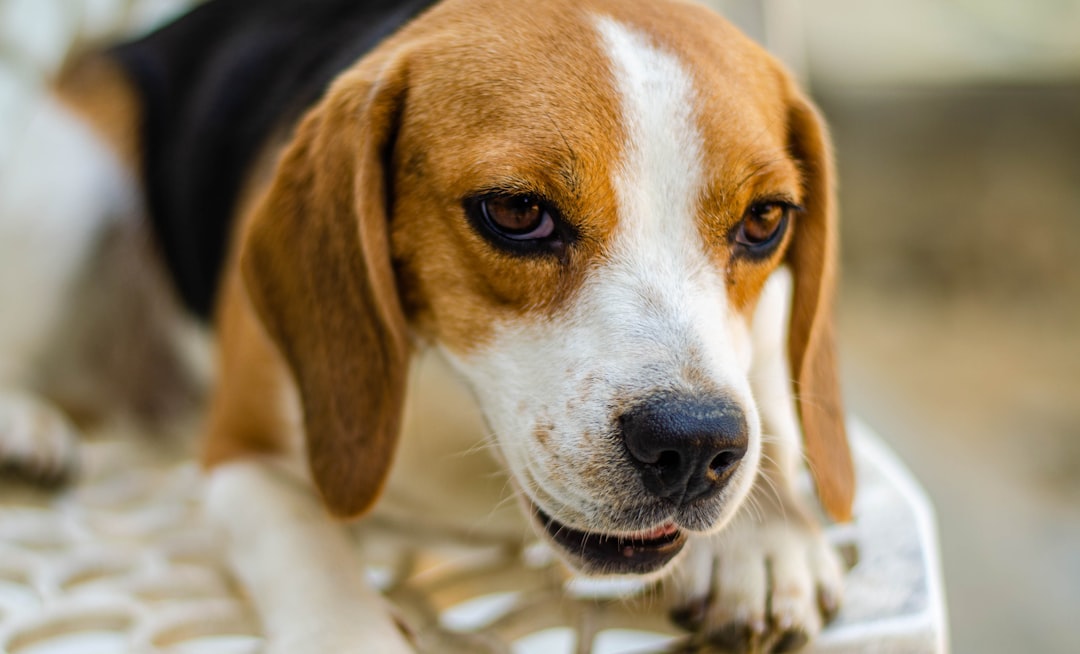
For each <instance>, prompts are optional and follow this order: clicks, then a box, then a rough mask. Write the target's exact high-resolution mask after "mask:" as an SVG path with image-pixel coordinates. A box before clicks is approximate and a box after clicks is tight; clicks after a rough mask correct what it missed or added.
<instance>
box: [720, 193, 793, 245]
mask: <svg viewBox="0 0 1080 654" xmlns="http://www.w3.org/2000/svg"><path fill="white" fill-rule="evenodd" d="M796 209H797V207H795V206H794V205H792V204H789V203H786V202H758V203H756V204H754V205H752V206H751V207H750V208H749V209H747V210H746V214H745V215H744V216H743V219H742V220H741V221H740V222H739V226H738V230H737V231H736V233H735V242H736V243H738V244H739V245H742V246H743V247H745V248H746V249H747V250H748V251H749V252H751V253H753V254H765V253H766V251H768V250H769V249H771V248H772V247H773V246H774V245H776V244H777V243H778V242H779V241H780V239H781V237H782V236H783V233H784V229H785V228H786V227H787V224H788V220H789V218H790V217H791V214H792V212H793V211H795V210H796Z"/></svg>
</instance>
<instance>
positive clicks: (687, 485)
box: [532, 395, 749, 574]
mask: <svg viewBox="0 0 1080 654" xmlns="http://www.w3.org/2000/svg"><path fill="white" fill-rule="evenodd" d="M618 425H619V435H620V437H621V440H622V442H623V444H624V445H625V449H626V458H627V460H628V461H629V462H630V464H631V465H632V466H633V468H634V469H635V470H636V471H637V472H638V474H639V476H640V479H641V490H642V491H643V495H644V497H642V498H640V499H641V501H640V502H635V504H638V505H639V506H641V507H649V508H647V509H645V510H642V511H640V512H639V514H640V518H638V519H639V520H641V521H642V522H643V523H644V524H642V525H641V529H639V530H637V531H618V532H613V531H592V530H589V531H586V530H582V529H578V528H575V527H571V526H569V525H566V524H563V523H561V522H559V521H558V520H557V519H556V518H554V517H553V516H551V515H549V514H548V513H545V512H544V510H543V509H541V508H540V507H538V506H536V505H535V504H534V505H533V507H532V511H533V516H534V517H535V519H536V520H537V522H538V523H539V525H540V526H541V527H542V528H543V529H544V531H545V532H546V533H547V535H548V537H549V538H550V539H551V540H552V541H553V542H554V543H555V544H556V545H557V546H559V547H560V548H561V549H562V550H563V551H564V553H565V555H566V556H567V557H568V558H569V559H570V560H571V561H573V562H574V563H575V564H576V567H578V568H579V569H581V570H582V571H584V572H588V573H594V574H648V573H651V572H655V571H657V570H660V569H661V568H663V567H664V566H665V565H667V564H668V563H669V562H670V561H671V560H672V559H674V558H675V556H676V555H677V554H678V553H679V552H680V551H681V550H682V548H683V546H684V545H685V544H686V540H687V532H686V531H685V529H686V528H690V529H701V528H702V527H703V525H702V524H700V520H698V519H695V520H692V521H688V520H687V519H686V518H685V517H686V516H690V515H693V516H700V515H702V513H703V512H702V509H701V507H703V506H708V505H710V504H715V502H713V501H712V500H714V499H715V498H716V497H717V495H719V494H720V492H721V491H722V490H723V488H724V487H725V486H726V485H727V483H728V481H729V480H730V479H731V477H732V475H734V474H735V471H736V470H737V469H738V468H739V465H740V463H741V461H742V459H743V456H744V455H745V454H746V450H747V447H748V441H749V431H748V428H747V423H746V416H745V414H744V413H743V411H742V409H741V408H740V407H739V406H738V405H737V404H735V403H734V402H731V401H728V400H725V399H714V398H706V399H700V398H693V397H682V396H671V395H657V396H652V397H649V398H648V399H646V400H645V401H643V402H640V403H638V404H636V405H634V406H633V407H632V408H631V409H629V410H628V411H626V412H624V413H623V414H622V415H621V416H619V419H618ZM706 513H709V512H706ZM691 523H692V524H691Z"/></svg>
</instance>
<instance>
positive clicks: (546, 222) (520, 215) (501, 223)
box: [480, 195, 555, 241]
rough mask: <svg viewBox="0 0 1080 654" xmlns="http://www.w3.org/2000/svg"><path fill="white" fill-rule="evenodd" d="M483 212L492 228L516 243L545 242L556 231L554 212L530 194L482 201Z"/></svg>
mask: <svg viewBox="0 0 1080 654" xmlns="http://www.w3.org/2000/svg"><path fill="white" fill-rule="evenodd" d="M480 212H481V213H482V214H483V217H484V222H485V223H486V224H487V227H488V228H489V229H491V230H492V231H493V232H495V233H497V234H499V235H500V236H503V237H505V238H508V239H511V240H514V241H532V240H538V239H543V238H547V237H549V236H551V235H552V234H553V233H554V232H555V219H554V218H552V217H551V212H549V211H548V210H547V208H546V207H545V206H544V205H543V204H542V203H541V202H539V201H538V200H537V199H536V198H533V197H531V196H528V195H517V196H497V197H492V198H486V199H484V200H481V201H480Z"/></svg>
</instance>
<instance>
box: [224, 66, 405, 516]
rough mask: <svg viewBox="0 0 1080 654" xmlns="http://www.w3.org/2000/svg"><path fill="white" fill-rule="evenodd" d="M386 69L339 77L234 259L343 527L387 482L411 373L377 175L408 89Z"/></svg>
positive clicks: (319, 480)
mask: <svg viewBox="0 0 1080 654" xmlns="http://www.w3.org/2000/svg"><path fill="white" fill-rule="evenodd" d="M382 70H383V72H381V73H380V74H379V75H378V76H377V78H376V79H365V78H364V77H365V76H364V74H363V72H364V71H362V70H360V71H353V72H351V73H348V74H346V75H345V76H343V77H342V78H339V80H338V81H337V82H336V83H335V84H334V85H333V86H332V87H331V89H330V90H329V91H328V93H327V95H326V97H325V98H324V99H323V100H322V101H321V102H320V104H319V105H318V106H317V107H316V108H315V109H313V110H312V111H311V112H310V113H309V114H308V115H307V116H306V117H305V119H304V120H303V121H302V122H301V124H300V126H299V127H298V129H297V132H296V134H295V136H294V138H293V140H292V142H291V144H290V146H289V147H288V148H287V149H286V151H285V153H284V155H283V157H282V159H281V161H280V163H279V164H278V168H277V171H276V173H275V177H274V180H273V182H272V184H271V186H270V189H269V191H268V193H267V195H266V196H265V197H264V198H263V200H262V202H261V203H260V205H259V207H258V208H257V209H256V213H255V214H254V216H253V217H252V219H251V222H250V227H249V229H248V231H247V233H246V241H245V242H244V244H243V249H242V253H241V267H242V273H243V278H244V283H245V286H246V289H247V292H248V294H249V295H250V297H251V300H252V303H253V304H254V306H255V309H256V312H257V313H258V315H259V317H260V319H261V320H262V322H263V323H264V325H265V326H266V329H267V331H268V332H269V334H270V336H271V338H272V339H273V340H274V341H275V343H276V344H277V346H278V348H279V349H280V350H281V352H282V354H283V355H284V357H285V360H286V361H287V363H288V365H289V367H290V368H291V371H292V373H293V376H294V378H295V381H296V384H297V387H298V389H299V392H300V398H301V401H302V404H303V413H304V429H305V432H306V442H307V453H308V459H309V464H310V466H311V472H312V475H313V478H314V481H315V484H316V486H317V487H318V489H319V491H320V493H321V494H322V497H323V499H324V501H325V502H326V505H327V507H328V508H329V509H330V511H331V512H333V513H334V514H336V515H338V516H342V517H353V516H356V515H359V514H360V513H362V512H364V511H365V510H366V509H367V508H368V507H369V506H370V505H371V504H372V503H373V502H374V501H375V498H376V497H377V496H378V494H379V492H380V490H381V488H382V485H383V483H384V481H385V478H386V475H387V474H388V472H389V469H390V464H391V461H392V458H393V453H394V450H395V445H396V441H397V437H398V430H399V428H400V422H401V411H402V402H403V399H404V390H405V381H406V372H407V371H406V368H407V363H408V341H407V336H406V333H405V318H404V315H403V312H402V308H401V304H400V301H399V299H398V295H397V290H396V285H395V281H394V273H393V270H392V267H391V255H390V242H389V233H388V232H389V224H388V219H389V216H388V211H389V208H388V206H387V203H388V192H387V184H388V181H389V173H388V171H387V170H385V160H386V159H387V156H386V155H387V152H388V150H389V148H390V146H391V140H392V138H393V132H394V126H395V123H396V120H397V116H398V114H399V112H400V105H401V102H402V98H403V97H404V89H405V84H406V82H405V73H404V68H403V67H399V68H397V69H393V68H391V67H384V68H383V69H382ZM387 70H389V72H385V71H387Z"/></svg>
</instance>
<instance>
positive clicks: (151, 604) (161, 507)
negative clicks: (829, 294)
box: [0, 423, 946, 654]
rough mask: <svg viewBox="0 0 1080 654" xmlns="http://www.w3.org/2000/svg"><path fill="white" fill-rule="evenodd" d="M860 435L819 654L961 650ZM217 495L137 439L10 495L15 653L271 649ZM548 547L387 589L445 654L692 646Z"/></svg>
mask: <svg viewBox="0 0 1080 654" xmlns="http://www.w3.org/2000/svg"><path fill="white" fill-rule="evenodd" d="M852 427H853V429H852V432H853V434H854V436H855V444H856V448H855V449H856V455H857V465H858V471H859V477H860V491H859V496H858V500H857V505H856V513H857V521H856V523H855V525H854V526H847V527H842V528H834V529H833V531H832V533H831V536H832V537H833V538H834V540H835V541H836V542H837V543H838V544H840V545H843V546H844V547H845V548H846V549H848V550H849V551H850V550H853V549H854V550H857V552H858V559H859V560H858V563H857V564H855V566H854V567H853V568H852V569H851V571H850V572H849V574H848V589H847V603H846V605H845V607H844V610H843V611H842V612H841V614H840V616H839V618H838V619H837V621H836V622H835V623H834V624H833V625H832V626H831V627H830V628H829V629H828V630H827V631H826V633H825V634H824V635H823V636H822V637H821V638H820V639H819V640H818V641H817V642H816V643H815V645H814V646H813V647H812V649H811V651H813V652H829V653H840V652H844V653H847V652H875V653H877V652H935V653H937V652H944V651H946V647H945V644H944V643H945V639H946V625H945V620H944V613H943V608H942V607H943V598H942V594H941V584H940V574H939V570H938V562H937V550H936V541H935V534H934V527H933V520H932V515H931V511H930V508H929V505H928V503H927V502H926V499H925V497H924V496H923V495H922V493H921V491H920V490H919V489H918V487H917V486H916V485H915V483H914V482H913V481H912V479H911V477H910V476H909V475H908V474H907V472H906V471H905V470H904V469H903V467H902V466H901V465H900V464H899V463H898V461H897V460H896V459H895V457H894V456H893V455H892V454H891V453H890V452H889V451H888V450H887V449H886V448H885V447H884V446H883V445H882V444H881V442H880V441H879V440H878V439H877V438H876V437H874V436H873V435H872V434H871V433H870V432H869V431H868V430H867V429H866V428H865V427H863V426H861V425H859V424H857V423H856V424H854V425H853V426H852ZM201 483H202V482H201V477H200V473H199V471H198V469H197V467H196V466H195V465H194V464H193V463H192V462H191V461H189V460H185V459H183V458H182V457H177V456H170V455H167V454H163V453H161V452H154V451H153V450H152V448H151V443H150V442H149V441H148V440H143V439H135V440H134V441H133V440H132V439H130V438H129V439H124V440H119V439H118V440H99V441H95V442H93V443H90V444H89V445H88V446H87V447H86V448H85V450H84V470H83V475H82V477H81V480H80V481H79V482H78V483H77V484H76V485H74V486H72V487H70V488H68V489H66V490H64V491H61V492H59V493H56V494H46V493H38V492H33V491H30V490H28V489H25V488H21V487H18V486H14V485H11V484H8V485H4V486H0V653H7V654H114V653H117V652H139V653H151V652H161V653H164V652H169V653H175V654H246V653H253V652H258V651H259V650H260V648H261V643H262V639H261V636H260V629H259V625H258V622H257V620H256V619H255V618H254V616H253V614H252V612H251V609H250V607H249V605H248V603H247V602H246V601H245V599H244V598H243V596H242V594H241V592H240V590H239V589H238V588H237V586H236V584H235V583H234V581H233V580H232V578H231V577H230V575H229V573H228V570H227V567H226V565H225V564H224V560H223V557H222V550H221V548H220V546H219V542H218V538H217V537H216V535H215V534H214V533H213V531H212V530H211V529H210V528H209V527H208V526H207V525H206V524H205V522H204V520H203V518H202V515H201V513H200V509H199V506H200V505H199V496H200V489H201ZM537 547H539V546H536V547H534V548H531V549H530V550H527V551H525V552H514V551H509V550H494V551H493V550H488V551H483V550H480V551H477V550H466V549H464V548H462V547H461V546H457V547H443V548H440V549H438V550H432V551H423V552H410V553H409V556H407V557H403V558H401V559H400V560H401V561H403V562H404V563H403V564H401V565H398V566H395V568H396V569H395V570H390V569H387V568H380V569H372V570H370V576H371V578H372V579H373V580H374V581H376V582H377V583H379V584H380V585H381V587H383V588H385V589H386V592H387V594H388V596H389V597H390V598H391V599H392V600H393V601H394V602H395V603H397V604H398V606H399V607H400V608H401V611H402V613H403V615H405V616H406V617H407V619H408V620H409V621H410V623H411V624H412V625H413V626H414V628H415V629H416V630H417V631H418V633H419V636H420V639H421V642H422V643H423V644H424V645H425V646H426V647H425V649H428V650H430V651H432V652H454V651H461V652H483V651H492V652H499V651H506V652H521V653H531V652H536V653H541V652H543V653H551V652H589V651H592V652H597V653H599V652H630V651H633V652H663V651H672V650H674V649H676V648H678V647H681V646H685V645H686V644H687V640H686V637H685V636H681V635H678V634H677V632H675V631H672V630H671V628H670V627H669V626H668V625H667V624H666V622H665V620H664V618H663V616H662V615H660V614H659V613H658V612H655V611H652V610H651V608H652V607H651V606H650V604H649V603H648V602H640V603H635V602H632V601H630V602H627V601H626V600H625V597H626V595H627V594H630V593H633V592H634V591H635V590H637V589H635V588H625V587H624V588H618V587H613V586H611V585H605V584H595V583H594V584H581V583H573V582H571V585H570V586H567V585H566V582H564V581H563V580H562V577H561V575H559V574H558V573H557V571H556V570H555V569H554V567H553V566H551V565H550V564H549V563H547V560H548V557H546V556H543V552H542V551H541V550H538V549H537ZM358 565H359V563H358ZM568 595H569V596H575V595H576V596H578V597H579V599H569V600H568V599H567V597H568ZM598 597H599V598H600V599H597V598H598ZM589 643H591V649H589ZM579 644H580V645H579Z"/></svg>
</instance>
